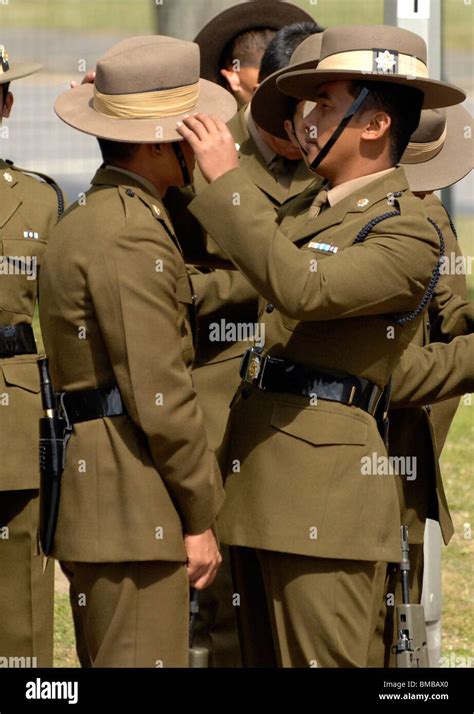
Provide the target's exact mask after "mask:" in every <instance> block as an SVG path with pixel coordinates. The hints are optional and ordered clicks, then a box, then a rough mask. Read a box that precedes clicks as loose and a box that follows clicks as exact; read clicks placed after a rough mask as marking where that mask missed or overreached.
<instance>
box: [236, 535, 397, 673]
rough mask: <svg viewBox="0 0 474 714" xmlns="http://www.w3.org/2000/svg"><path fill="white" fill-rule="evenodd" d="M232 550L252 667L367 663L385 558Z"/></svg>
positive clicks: (243, 633)
mask: <svg viewBox="0 0 474 714" xmlns="http://www.w3.org/2000/svg"><path fill="white" fill-rule="evenodd" d="M230 550H231V559H232V574H233V578H234V589H235V591H236V592H237V593H239V594H240V607H238V608H237V613H238V620H239V634H240V638H241V646H242V658H243V662H244V666H245V667H367V663H368V654H369V644H370V640H371V636H372V633H373V631H374V629H375V624H376V620H377V617H378V613H379V611H380V603H381V601H382V597H383V589H384V583H385V572H386V564H385V563H383V564H381V563H374V562H364V561H350V560H330V559H325V558H312V557H308V556H303V555H293V554H288V553H277V552H273V551H264V550H254V549H251V548H242V547H235V546H234V547H231V549H230Z"/></svg>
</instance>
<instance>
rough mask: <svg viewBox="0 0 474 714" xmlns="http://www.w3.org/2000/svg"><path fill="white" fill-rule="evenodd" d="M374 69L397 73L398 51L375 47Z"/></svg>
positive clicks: (382, 72)
mask: <svg viewBox="0 0 474 714" xmlns="http://www.w3.org/2000/svg"><path fill="white" fill-rule="evenodd" d="M374 70H375V71H376V72H380V73H381V74H396V72H397V71H398V52H396V51H395V50H392V51H390V50H379V49H374Z"/></svg>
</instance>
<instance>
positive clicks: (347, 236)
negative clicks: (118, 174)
mask: <svg viewBox="0 0 474 714" xmlns="http://www.w3.org/2000/svg"><path fill="white" fill-rule="evenodd" d="M374 45H375V46H376V48H377V49H374ZM413 58H415V60H414V59H413ZM414 61H415V63H416V74H417V77H416V79H413V78H412V77H413V74H414V72H413V67H411V63H412V62H414ZM407 74H409V75H410V79H409V80H408V79H407ZM348 80H350V81H351V82H356V84H355V85H353V84H351V83H349V84H347V81H348ZM357 80H358V81H357ZM278 87H279V88H281V89H282V90H284V91H285V92H286V93H288V94H290V95H291V96H296V97H298V98H302V99H309V100H317V102H318V103H317V106H316V108H315V109H314V110H313V111H311V112H310V114H309V115H308V116H307V117H306V119H305V122H306V126H307V129H308V133H309V131H310V129H311V128H312V127H313V126H315V127H316V129H317V133H316V135H315V136H314V137H312V138H308V141H307V150H308V153H309V155H310V159H311V161H312V162H313V166H314V168H316V167H318V168H317V170H318V173H319V174H321V175H323V176H324V177H325V178H326V179H327V180H328V186H327V190H325V191H324V192H322V191H320V193H319V194H318V200H317V201H316V202H312V201H309V202H308V204H307V209H308V212H309V213H308V215H307V217H306V222H304V221H302V220H297V219H296V217H295V220H294V221H293V222H292V224H291V225H292V231H291V233H290V236H289V237H290V239H291V242H290V241H288V239H287V237H286V236H285V235H284V234H283V233H282V232H281V231H280V230H279V228H278V225H274V226H273V228H271V225H272V222H273V216H272V213H271V212H270V211H269V210H268V208H267V206H266V205H265V203H264V202H262V200H261V198H260V196H259V195H258V194H257V192H256V191H255V189H254V187H253V186H252V185H251V184H250V182H249V181H248V180H247V179H246V177H245V176H244V175H243V172H241V171H240V169H239V168H238V167H237V161H236V157H235V154H234V152H233V150H232V142H231V138H230V136H229V135H228V133H227V132H226V130H225V127H223V126H222V124H221V123H220V122H218V121H216V120H213V119H211V118H209V117H205V116H197V117H190V118H188V119H185V120H184V123H183V125H182V126H180V127H179V131H180V133H181V134H182V135H183V136H184V137H185V138H187V139H188V141H189V142H190V143H191V145H192V146H193V148H194V149H195V153H196V156H197V159H198V162H199V164H200V167H201V171H202V173H203V174H204V175H205V176H206V178H207V179H208V180H209V181H210V182H211V184H210V186H208V187H207V188H206V190H205V191H203V192H202V193H201V194H200V195H199V196H198V197H197V198H196V199H194V201H193V203H192V204H191V206H190V210H191V211H192V213H193V214H194V215H195V216H196V217H197V218H198V220H199V221H200V222H201V223H202V224H203V225H204V227H205V228H206V229H207V230H208V232H209V233H210V234H211V235H212V236H213V238H214V239H215V241H216V242H217V243H218V245H219V246H220V247H221V249H223V250H224V251H225V252H226V253H227V254H228V256H229V258H230V259H231V260H232V261H233V262H234V263H235V265H236V266H237V267H238V268H239V269H241V270H242V271H243V272H244V273H245V275H246V276H247V277H248V278H249V280H250V282H251V283H252V284H253V286H254V287H255V288H256V289H257V290H258V292H259V293H260V294H261V295H262V296H263V297H264V298H265V301H262V304H261V310H260V316H261V319H262V321H263V322H264V324H265V327H266V345H265V354H264V355H263V354H258V353H255V352H253V353H251V354H249V358H248V362H247V365H246V367H244V369H243V376H244V381H245V384H244V385H243V387H242V389H241V390H240V392H239V394H238V395H237V397H236V399H235V401H234V404H233V407H232V410H231V417H230V420H229V425H228V432H227V437H228V438H227V443H226V449H225V453H224V454H223V464H224V466H225V472H226V476H227V480H226V494H227V499H226V503H225V505H224V508H223V510H222V513H221V516H220V519H219V532H220V535H221V537H222V540H223V541H224V542H227V543H230V544H231V545H233V546H236V547H235V548H233V551H234V573H235V576H236V589H237V591H238V592H239V593H240V596H241V603H240V609H239V618H240V625H241V636H242V644H243V647H244V657H245V661H246V663H247V664H258V665H261V664H266V665H269V664H280V665H283V666H303V667H304V666H315V665H317V666H323V667H324V666H366V665H367V662H368V650H369V642H370V637H371V633H372V632H373V630H374V628H375V620H376V617H377V614H378V610H379V608H380V602H381V598H382V594H383V587H384V579H385V571H386V564H387V563H389V562H393V561H395V560H397V559H398V557H399V525H400V518H399V513H398V511H399V507H398V496H397V489H396V484H395V479H394V478H393V477H391V476H384V477H383V478H381V477H380V476H378V475H377V474H374V475H372V476H367V475H364V474H363V473H362V468H361V463H362V459H363V458H364V457H366V456H367V455H369V454H372V453H374V452H375V453H378V454H381V455H385V456H386V451H385V446H384V442H383V440H382V438H381V435H380V433H379V430H378V428H377V423H376V421H375V419H374V414H375V413H376V405H377V404H378V402H379V401H380V398H381V394H382V392H383V390H384V388H385V386H386V384H387V382H388V379H389V377H390V374H391V373H392V372H393V370H394V368H395V366H396V364H397V362H398V361H399V359H400V356H401V354H402V353H403V351H404V349H405V348H406V346H407V345H408V344H409V342H410V341H411V339H412V338H413V336H414V334H415V333H416V330H417V329H418V325H419V324H420V322H421V319H422V317H421V316H422V313H423V309H424V307H425V305H426V303H427V301H428V300H429V297H430V296H431V293H432V291H433V288H434V284H435V282H436V267H437V264H438V261H439V251H440V245H439V237H438V234H437V232H436V231H435V230H434V228H433V226H432V225H431V224H430V223H429V221H428V220H427V216H426V213H425V210H424V207H423V203H422V202H421V201H420V200H419V199H418V198H416V197H414V196H413V195H412V194H411V193H410V192H409V190H408V185H407V182H406V178H405V176H404V174H403V170H402V169H399V168H394V164H396V163H397V161H398V160H399V158H400V156H401V154H402V152H403V150H404V149H405V147H406V145H407V143H408V140H409V137H410V134H411V133H412V132H413V131H414V129H415V128H416V126H417V124H418V121H419V116H420V114H419V112H420V109H421V107H422V106H424V107H425V108H430V107H435V106H440V105H443V104H444V105H445V106H448V105H452V104H456V103H459V102H461V101H462V99H463V97H464V94H463V92H462V91H461V90H459V89H457V88H455V87H451V86H449V85H446V84H443V83H440V82H436V81H434V80H430V79H429V78H428V73H427V69H426V47H425V44H424V42H423V40H422V39H421V38H419V37H418V36H416V35H414V34H413V33H410V32H407V31H405V30H402V29H400V28H391V27H384V26H367V27H364V26H359V27H350V28H347V27H340V28H330V29H329V30H326V31H325V33H324V35H323V42H322V51H321V60H320V62H319V65H318V67H317V69H310V70H302V71H294V72H292V71H288V72H287V73H284V74H283V76H282V77H280V78H279V80H278ZM409 88H410V89H409ZM388 90H389V91H388ZM409 94H410V95H411V96H409ZM364 102H366V103H365V105H364ZM417 105H418V109H417ZM402 106H403V111H401V110H400V109H401V107H402ZM360 107H362V108H361V111H360V112H359V111H358V110H359V108H360ZM406 107H410V109H409V110H407V109H406ZM270 111H271V108H270V107H269V112H270ZM354 115H355V117H354ZM347 125H348V127H347V129H346V130H344V129H345V127H346V126H347ZM396 137H398V138H396ZM361 143H362V148H361ZM315 160H316V161H315ZM235 192H237V193H238V194H239V196H240V202H239V206H238V207H236V206H235V205H233V204H232V201H231V200H229V199H230V197H231V196H232V195H233V194H235ZM389 194H390V195H394V196H395V202H394V204H393V206H392V205H389V206H388V205H387V196H388V195H389ZM328 204H329V207H328ZM211 205H212V206H213V207H214V209H213V210H214V213H213V214H212V213H211V208H210V207H211ZM216 206H218V208H219V210H218V211H215V207H216ZM324 206H326V207H325V208H324ZM309 209H311V211H309ZM217 214H218V219H217ZM292 243H293V245H292ZM433 276H434V277H433ZM380 563H382V564H385V568H383V567H381V566H380ZM265 613H266V615H265ZM270 633H271V634H270Z"/></svg>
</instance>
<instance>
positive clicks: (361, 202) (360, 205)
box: [357, 198, 369, 208]
mask: <svg viewBox="0 0 474 714" xmlns="http://www.w3.org/2000/svg"><path fill="white" fill-rule="evenodd" d="M368 203H369V199H368V198H359V200H358V201H357V207H358V208H365V206H367V204H368Z"/></svg>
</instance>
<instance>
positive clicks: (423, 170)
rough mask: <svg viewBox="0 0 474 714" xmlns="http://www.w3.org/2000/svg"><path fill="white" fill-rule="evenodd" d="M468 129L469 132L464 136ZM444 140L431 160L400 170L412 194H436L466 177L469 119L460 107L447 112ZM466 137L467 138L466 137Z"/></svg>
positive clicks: (469, 167) (469, 151)
mask: <svg viewBox="0 0 474 714" xmlns="http://www.w3.org/2000/svg"><path fill="white" fill-rule="evenodd" d="M466 127H471V132H466ZM446 128H447V131H446V139H445V141H444V144H443V147H442V149H441V151H440V152H439V153H438V154H436V156H434V157H433V158H432V159H429V160H428V161H424V162H423V163H420V164H405V163H403V160H402V161H401V162H400V165H401V166H402V167H403V170H404V172H405V175H406V177H407V181H408V184H409V186H410V190H411V191H438V190H439V189H441V188H446V187H447V186H452V185H453V184H454V183H457V181H460V180H461V179H462V178H464V177H465V176H467V174H468V173H469V172H470V171H472V169H473V168H474V167H473V165H472V163H473V162H472V116H471V115H470V114H469V112H468V111H467V110H466V109H464V107H462V106H456V107H448V108H447V109H446ZM466 134H467V136H466Z"/></svg>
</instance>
